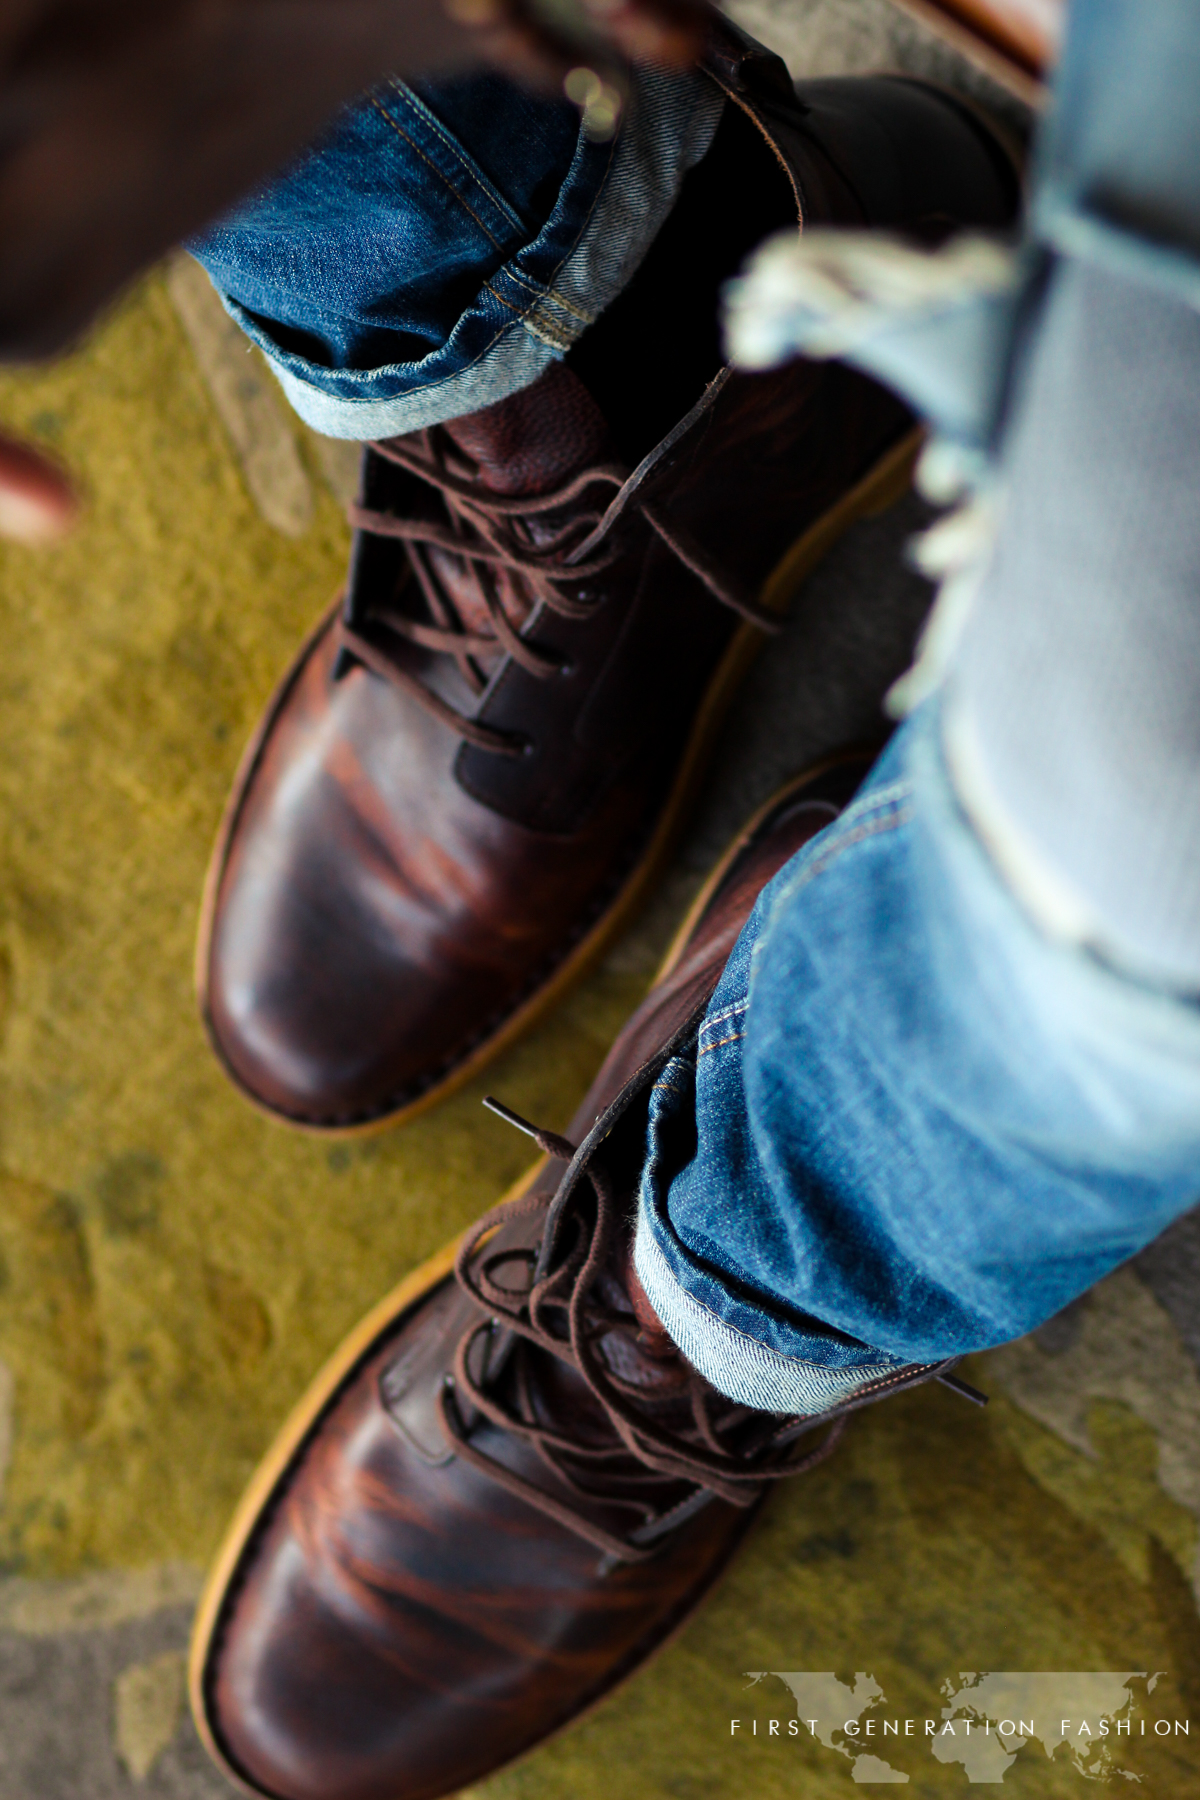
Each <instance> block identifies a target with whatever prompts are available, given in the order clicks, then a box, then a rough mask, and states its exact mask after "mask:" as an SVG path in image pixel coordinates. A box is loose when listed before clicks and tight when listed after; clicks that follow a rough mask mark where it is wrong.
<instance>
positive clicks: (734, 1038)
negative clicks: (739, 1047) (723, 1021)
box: [697, 1031, 746, 1056]
mask: <svg viewBox="0 0 1200 1800" xmlns="http://www.w3.org/2000/svg"><path fill="white" fill-rule="evenodd" d="M745 1035H746V1033H745V1032H744V1031H735V1032H733V1033H731V1035H730V1036H729V1037H723V1038H718V1039H717V1041H716V1043H715V1044H705V1045H704V1046H703V1047H702V1048H701V1049H700V1050H699V1051H698V1053H697V1054H698V1055H700V1056H707V1055H708V1053H709V1051H710V1050H721V1049H723V1048H724V1046H725V1045H726V1044H740V1043H741V1041H742V1039H743V1038H744V1037H745Z"/></svg>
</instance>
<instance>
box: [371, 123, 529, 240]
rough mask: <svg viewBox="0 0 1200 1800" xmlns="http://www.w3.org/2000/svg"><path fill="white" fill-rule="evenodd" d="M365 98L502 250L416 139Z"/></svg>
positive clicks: (494, 236) (485, 235) (488, 238)
mask: <svg viewBox="0 0 1200 1800" xmlns="http://www.w3.org/2000/svg"><path fill="white" fill-rule="evenodd" d="M367 98H368V100H369V101H370V103H371V105H372V106H373V107H374V108H375V110H376V112H377V113H378V114H379V116H380V118H381V119H383V120H384V122H385V123H386V124H388V125H390V126H391V128H392V130H393V131H394V132H395V133H396V136H397V137H399V138H403V140H404V142H405V143H406V144H408V145H409V147H410V148H411V149H413V150H415V151H416V153H417V155H418V156H419V157H420V159H421V161H422V162H423V163H424V164H425V166H426V168H427V169H432V170H433V173H434V174H435V175H436V176H437V178H438V180H439V181H440V182H441V183H442V185H443V187H445V188H446V189H447V191H448V192H449V193H451V194H453V195H454V198H455V199H456V200H457V201H458V204H459V205H460V206H461V207H462V209H463V211H464V212H467V213H470V215H471V217H472V218H473V219H474V221H475V223H476V224H477V225H478V227H479V229H480V231H482V233H483V235H484V237H486V238H487V240H488V242H489V243H492V244H494V245H495V246H496V248H497V250H503V248H504V245H503V244H502V243H501V242H500V239H499V238H498V237H496V235H495V234H494V233H493V232H491V231H489V230H488V228H487V226H486V225H485V224H484V222H483V220H482V219H481V218H480V216H479V214H478V213H477V212H476V211H475V208H474V207H473V206H472V205H471V203H470V201H468V200H465V199H464V198H463V196H462V194H461V193H460V192H459V190H458V189H457V188H456V187H455V185H454V183H453V182H452V181H451V180H450V178H449V176H447V175H444V174H443V173H442V171H441V169H439V168H438V166H437V164H436V163H435V162H434V160H433V158H432V157H431V156H426V154H425V152H424V150H422V148H421V146H420V144H418V143H417V141H416V139H415V138H414V137H410V135H409V133H408V132H407V131H405V129H404V127H403V126H402V125H399V124H397V122H396V120H395V119H393V117H392V115H391V113H390V112H388V111H387V110H386V108H384V107H383V106H382V105H381V104H380V102H379V100H378V99H377V98H376V96H375V95H374V94H368V96H367Z"/></svg>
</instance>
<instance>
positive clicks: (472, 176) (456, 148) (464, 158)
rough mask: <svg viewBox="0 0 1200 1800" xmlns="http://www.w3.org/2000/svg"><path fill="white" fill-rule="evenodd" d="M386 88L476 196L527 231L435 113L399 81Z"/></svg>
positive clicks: (516, 227) (516, 214) (524, 222)
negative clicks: (443, 150) (440, 148)
mask: <svg viewBox="0 0 1200 1800" xmlns="http://www.w3.org/2000/svg"><path fill="white" fill-rule="evenodd" d="M388 86H389V88H390V89H391V91H392V93H393V94H395V96H396V98H397V100H398V101H399V102H400V104H401V105H402V106H407V107H408V109H409V111H410V112H412V113H415V114H416V116H417V118H418V119H420V121H421V123H422V124H423V125H425V126H426V127H427V128H428V129H429V130H430V131H432V132H433V134H434V136H435V137H436V138H437V139H438V142H439V143H441V144H443V145H444V146H445V148H446V150H447V152H448V154H449V155H450V156H451V157H453V159H454V161H455V162H456V163H457V164H458V166H459V168H460V169H461V170H462V172H463V174H464V175H465V176H466V177H467V179H468V181H470V182H471V184H472V186H473V187H476V188H478V189H479V191H480V193H482V194H486V195H487V198H488V199H489V200H490V202H491V204H492V205H493V206H494V207H496V209H497V210H498V211H499V212H502V213H503V214H504V215H505V217H506V218H507V219H508V221H509V223H510V224H511V225H512V226H513V228H514V230H516V231H521V232H524V231H526V230H527V229H528V227H527V224H526V221H525V220H524V219H523V218H522V217H521V216H520V214H519V213H518V212H517V211H516V209H515V208H514V207H511V206H510V205H509V203H508V201H507V200H506V199H505V197H504V195H503V194H502V193H501V192H500V189H499V188H498V187H494V186H493V185H492V183H491V182H490V181H488V180H487V178H486V176H484V174H483V172H482V170H481V169H480V168H479V167H478V166H477V164H475V162H474V161H473V160H472V158H471V157H470V156H469V155H468V154H467V152H466V151H465V150H464V149H463V146H462V145H461V144H460V143H459V142H458V139H457V138H456V137H455V136H454V134H453V132H451V131H448V130H447V128H446V126H445V125H444V124H443V123H442V121H441V120H440V119H439V118H438V116H437V114H436V113H435V112H433V111H432V110H431V109H430V108H429V107H428V106H426V104H425V102H424V101H423V100H422V99H421V97H420V95H419V94H415V93H414V92H413V90H412V89H411V88H410V87H408V86H407V84H406V83H404V82H402V81H391V82H389V83H388Z"/></svg>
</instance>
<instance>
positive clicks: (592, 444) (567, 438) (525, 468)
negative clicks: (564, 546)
mask: <svg viewBox="0 0 1200 1800" xmlns="http://www.w3.org/2000/svg"><path fill="white" fill-rule="evenodd" d="M440 429H441V430H442V432H444V434H445V436H446V437H448V438H449V439H450V441H451V443H452V444H453V445H454V447H455V449H456V450H458V451H459V452H460V453H461V454H462V455H463V456H464V457H466V458H467V459H468V461H469V462H470V463H472V464H473V465H474V480H475V481H477V482H478V484H479V486H480V488H482V489H484V490H485V491H486V492H488V493H492V494H503V495H505V496H515V495H523V494H527V495H528V496H529V497H530V498H531V499H536V498H537V497H538V496H540V495H542V494H546V493H550V492H552V491H553V490H554V489H555V488H557V487H561V486H563V484H564V483H565V482H568V481H569V480H570V479H571V477H572V476H573V475H577V474H579V472H580V471H581V470H583V469H586V468H588V467H589V466H591V465H594V464H595V463H598V462H609V461H611V460H612V459H613V449H612V445H611V442H610V440H609V436H608V427H607V425H606V424H605V422H604V415H603V413H602V412H601V411H600V408H599V407H598V406H597V405H596V402H595V401H594V400H593V399H592V396H591V395H590V394H589V392H588V390H587V388H586V387H585V386H584V385H583V383H582V381H580V379H579V377H578V376H577V375H574V374H572V372H571V370H570V369H568V368H567V366H566V364H565V363H561V362H555V363H551V365H550V367H549V368H548V369H547V370H546V372H545V374H544V375H540V376H539V377H538V379H537V380H536V381H535V382H534V383H533V384H532V386H531V387H527V388H522V389H521V391H520V393H518V394H511V395H510V396H509V398H508V399H507V400H498V401H497V402H496V404H495V405H494V406H485V407H483V408H482V410H481V411H479V412H474V413H468V414H467V415H466V416H465V417H464V418H461V419H451V420H450V421H449V422H448V423H447V424H445V425H443V426H441V428H440ZM592 498H593V500H594V496H593V497H592ZM562 521H563V513H561V512H559V511H558V510H557V509H556V510H555V513H554V514H552V515H548V516H546V517H539V516H538V515H537V514H535V515H534V516H533V517H532V518H531V519H529V520H528V521H527V522H526V524H525V527H524V529H525V530H526V531H527V533H528V538H529V542H530V543H531V544H533V545H535V546H536V545H538V544H544V543H547V542H549V541H550V540H551V539H552V538H553V536H554V535H555V533H556V532H557V531H558V530H559V529H560V527H561V525H562ZM430 561H431V562H432V563H433V565H434V567H435V569H436V571H437V574H438V576H439V578H440V580H441V581H442V583H443V584H444V586H445V589H446V591H447V593H448V594H449V596H450V598H451V599H452V600H453V602H454V604H455V606H456V607H457V609H458V613H459V617H460V618H461V619H462V622H463V624H464V625H465V626H466V628H467V630H468V631H485V632H486V631H487V630H488V629H489V623H488V609H487V603H486V601H485V599H484V597H483V594H482V593H481V591H480V586H479V579H478V576H477V575H476V573H475V571H474V570H473V569H472V568H471V567H470V566H469V565H467V564H465V563H464V562H463V561H462V559H461V558H459V557H456V556H453V555H452V554H450V553H447V552H441V551H433V552H432V553H431V555H430ZM493 580H494V583H495V588H496V592H497V594H498V596H499V598H500V601H501V604H502V605H503V607H504V610H505V613H506V614H507V615H508V618H509V620H510V622H511V623H512V624H513V625H514V626H515V627H516V628H517V629H518V630H519V629H520V627H521V626H522V625H523V624H524V622H525V620H526V619H527V618H528V616H529V612H530V608H531V599H530V595H529V593H528V590H527V588H526V586H525V584H524V582H523V581H522V580H521V579H520V577H519V576H516V575H514V574H513V573H512V572H511V571H509V570H504V569H501V570H499V571H497V573H496V574H495V575H494V576H493ZM495 660H496V659H495V658H493V659H492V661H493V662H494V661H495ZM485 666H486V663H485Z"/></svg>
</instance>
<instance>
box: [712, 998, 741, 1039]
mask: <svg viewBox="0 0 1200 1800" xmlns="http://www.w3.org/2000/svg"><path fill="white" fill-rule="evenodd" d="M749 1004H750V1002H749V1000H745V999H743V1000H735V1001H734V1003H733V1005H732V1006H726V1007H725V1008H724V1009H723V1010H722V1011H721V1012H719V1013H714V1014H713V1015H712V1017H711V1018H710V1019H705V1020H704V1022H703V1023H702V1025H701V1026H700V1030H701V1033H703V1032H705V1031H713V1030H715V1029H716V1027H717V1026H718V1025H724V1024H725V1023H726V1021H727V1020H729V1019H735V1018H736V1017H737V1015H738V1014H739V1013H744V1012H745V1010H746V1008H747V1007H748V1006H749Z"/></svg>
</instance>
